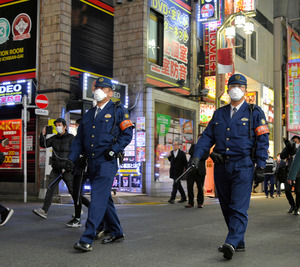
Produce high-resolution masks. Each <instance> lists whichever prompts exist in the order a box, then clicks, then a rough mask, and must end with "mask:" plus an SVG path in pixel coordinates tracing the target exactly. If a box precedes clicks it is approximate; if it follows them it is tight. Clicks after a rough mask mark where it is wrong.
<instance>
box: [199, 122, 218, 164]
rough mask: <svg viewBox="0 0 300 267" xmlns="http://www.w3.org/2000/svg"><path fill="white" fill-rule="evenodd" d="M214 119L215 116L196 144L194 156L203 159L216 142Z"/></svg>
mask: <svg viewBox="0 0 300 267" xmlns="http://www.w3.org/2000/svg"><path fill="white" fill-rule="evenodd" d="M213 119H214V117H213V118H212V119H211V121H210V122H209V123H208V125H207V127H206V128H205V130H204V132H203V133H202V135H201V137H200V138H199V139H198V142H197V144H196V146H195V152H194V157H197V158H199V159H201V158H202V157H203V156H204V155H205V154H207V153H208V152H209V150H210V148H211V147H212V146H213V145H214V144H215V138H214V134H213Z"/></svg>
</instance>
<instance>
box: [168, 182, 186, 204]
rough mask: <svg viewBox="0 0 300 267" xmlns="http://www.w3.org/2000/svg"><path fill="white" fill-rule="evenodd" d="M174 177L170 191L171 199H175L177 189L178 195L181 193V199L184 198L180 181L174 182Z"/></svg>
mask: <svg viewBox="0 0 300 267" xmlns="http://www.w3.org/2000/svg"><path fill="white" fill-rule="evenodd" d="M175 181H176V179H173V189H172V192H171V198H170V199H171V200H175V198H176V194H177V190H178V191H179V193H180V195H181V199H182V200H186V195H185V192H184V189H183V187H182V184H181V181H180V180H179V181H178V182H175Z"/></svg>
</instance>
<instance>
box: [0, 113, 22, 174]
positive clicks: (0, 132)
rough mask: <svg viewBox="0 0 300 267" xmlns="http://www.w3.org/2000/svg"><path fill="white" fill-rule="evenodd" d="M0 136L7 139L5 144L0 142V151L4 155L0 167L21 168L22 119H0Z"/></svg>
mask: <svg viewBox="0 0 300 267" xmlns="http://www.w3.org/2000/svg"><path fill="white" fill-rule="evenodd" d="M0 138H1V140H5V139H8V142H6V143H8V144H7V145H5V146H3V145H2V144H3V143H4V142H1V144H0V151H1V152H3V154H4V156H5V161H4V162H3V164H2V165H1V166H0V169H7V168H9V169H21V168H22V120H20V119H17V120H2V121H0Z"/></svg>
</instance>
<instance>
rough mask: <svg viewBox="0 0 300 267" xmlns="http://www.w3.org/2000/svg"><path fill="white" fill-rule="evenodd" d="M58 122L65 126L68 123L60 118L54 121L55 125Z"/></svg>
mask: <svg viewBox="0 0 300 267" xmlns="http://www.w3.org/2000/svg"><path fill="white" fill-rule="evenodd" d="M57 122H61V123H62V124H63V125H64V126H65V125H67V122H66V121H65V120H64V119H63V118H58V119H56V121H54V125H55V124H56V123H57Z"/></svg>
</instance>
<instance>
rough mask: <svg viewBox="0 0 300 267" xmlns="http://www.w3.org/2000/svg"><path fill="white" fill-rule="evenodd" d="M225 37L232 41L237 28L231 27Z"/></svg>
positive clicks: (227, 28)
mask: <svg viewBox="0 0 300 267" xmlns="http://www.w3.org/2000/svg"><path fill="white" fill-rule="evenodd" d="M225 36H226V38H228V39H232V38H234V37H235V27H234V26H229V27H226V28H225Z"/></svg>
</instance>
